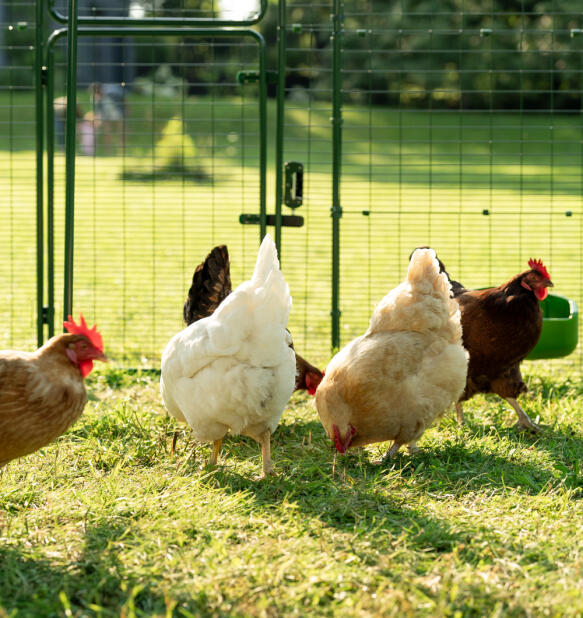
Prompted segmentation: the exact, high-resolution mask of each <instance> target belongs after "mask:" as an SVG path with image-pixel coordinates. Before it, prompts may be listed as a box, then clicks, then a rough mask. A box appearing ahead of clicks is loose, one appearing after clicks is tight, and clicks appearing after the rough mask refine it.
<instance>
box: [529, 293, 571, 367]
mask: <svg viewBox="0 0 583 618" xmlns="http://www.w3.org/2000/svg"><path fill="white" fill-rule="evenodd" d="M541 309H542V311H543V328H542V331H541V334H540V339H539V340H538V343H537V344H536V346H535V347H534V349H533V351H532V352H531V353H530V354H529V355H528V356H527V357H526V358H527V359H528V360H536V359H538V358H561V357H562V356H568V355H569V354H571V352H572V351H573V350H574V349H575V348H576V347H577V339H578V335H579V332H578V327H579V311H578V309H577V303H576V302H575V301H574V300H571V299H570V298H567V297H565V296H561V295H560V294H553V293H550V292H549V295H548V296H547V297H546V298H545V300H543V301H542V302H541Z"/></svg>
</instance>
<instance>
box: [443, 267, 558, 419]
mask: <svg viewBox="0 0 583 618" xmlns="http://www.w3.org/2000/svg"><path fill="white" fill-rule="evenodd" d="M441 264H442V266H443V263H441ZM528 265H529V267H530V268H529V270H526V271H524V272H522V273H520V274H518V275H516V276H514V277H512V278H511V279H510V280H509V281H507V282H506V283H503V284H502V285H499V286H498V287H495V288H488V289H485V290H469V289H466V288H465V287H463V286H462V285H461V284H458V285H459V286H460V287H459V289H458V291H457V292H456V293H455V294H454V297H455V298H456V300H457V301H458V303H459V305H460V310H461V315H462V329H463V342H464V346H465V348H466V349H467V350H468V352H469V354H470V362H469V366H468V377H467V383H466V387H465V390H464V392H463V394H462V396H461V398H460V400H459V402H457V403H456V411H457V419H458V422H459V423H463V422H464V415H463V408H462V402H463V401H466V400H468V399H470V398H471V397H473V396H474V395H475V394H477V393H496V394H497V395H499V396H500V397H502V398H503V399H506V401H507V402H508V403H509V404H510V405H511V406H512V407H513V408H514V410H515V411H516V414H517V415H518V427H519V428H520V429H529V430H532V431H540V428H539V427H538V426H537V425H536V424H535V423H533V422H532V420H531V419H530V418H529V416H528V414H526V412H525V411H524V410H523V409H522V408H521V407H520V405H519V403H518V401H517V397H518V396H519V395H520V394H521V393H524V392H526V391H527V390H528V389H527V386H526V384H525V383H524V381H523V379H522V374H521V373H520V363H521V362H522V361H523V360H524V359H525V358H526V356H528V354H529V353H530V351H531V350H532V349H533V348H534V346H535V345H536V344H537V342H538V339H539V337H540V333H541V330H542V319H543V316H542V311H541V308H540V303H539V301H542V300H544V299H545V298H546V297H547V295H548V288H549V287H553V282H552V281H551V277H550V275H549V273H548V271H547V269H546V267H545V266H544V265H543V263H542V261H541V260H532V259H531V260H529V261H528ZM443 271H444V272H445V266H443Z"/></svg>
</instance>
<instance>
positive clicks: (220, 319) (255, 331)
mask: <svg viewBox="0 0 583 618" xmlns="http://www.w3.org/2000/svg"><path fill="white" fill-rule="evenodd" d="M290 309H291V297H290V293H289V287H288V285H287V283H286V281H285V279H284V277H283V275H282V273H281V271H280V270H279V260H278V259H277V251H276V248H275V245H274V243H273V240H272V239H271V237H270V236H269V235H267V236H265V238H264V239H263V242H262V243H261V247H260V249H259V253H258V256H257V262H256V264H255V270H254V271H253V276H252V278H251V280H249V281H246V282H244V283H242V284H241V285H239V286H238V287H237V288H236V289H235V290H234V291H233V292H232V293H231V294H230V295H229V296H227V298H225V300H224V301H223V302H222V303H221V304H220V305H219V307H217V309H216V311H215V312H214V313H213V315H211V316H210V317H207V318H204V319H202V320H199V321H198V322H194V323H193V324H191V325H190V326H188V327H187V328H185V329H184V330H183V331H181V332H179V333H177V334H176V335H175V336H174V337H173V338H172V339H171V340H170V342H169V343H168V345H167V346H166V349H165V350H164V353H163V355H162V375H161V378H160V386H161V392H162V398H163V401H164V405H165V406H166V409H167V410H168V412H169V413H170V414H171V415H172V416H174V417H176V418H177V419H179V420H181V421H184V422H187V423H188V424H189V425H190V426H191V427H192V429H193V431H194V434H195V436H196V438H197V439H199V440H201V441H214V440H218V439H220V438H222V437H223V436H224V435H225V434H226V433H227V432H228V431H230V432H231V433H234V434H239V433H245V434H247V435H258V434H259V433H261V432H262V431H264V430H265V429H267V428H269V429H270V431H272V432H273V431H274V430H275V428H276V427H277V424H278V423H279V419H280V418H281V414H282V412H283V409H284V407H285V406H286V404H287V402H288V400H289V398H290V396H291V394H292V392H293V389H294V383H295V371H296V366H295V354H294V351H293V350H292V349H291V348H290V347H289V346H288V340H289V334H288V333H287V331H286V326H287V322H288V318H289V312H290Z"/></svg>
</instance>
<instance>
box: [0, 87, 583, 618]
mask: <svg viewBox="0 0 583 618" xmlns="http://www.w3.org/2000/svg"><path fill="white" fill-rule="evenodd" d="M11 96H12V98H13V99H14V98H15V96H16V97H17V95H14V94H13V95H11ZM130 104H131V105H130V110H131V111H130V116H129V118H128V119H127V123H128V127H127V128H128V131H127V136H126V142H125V147H124V148H123V149H121V148H120V149H119V150H117V151H116V152H115V153H109V154H108V153H106V152H105V148H104V145H103V144H101V145H100V149H99V151H98V156H96V157H88V156H79V157H78V158H77V188H76V219H75V233H76V238H75V242H76V255H75V296H74V307H75V312H77V311H83V312H84V313H85V315H86V316H87V318H88V320H89V321H90V322H92V321H96V322H97V323H98V324H99V327H100V330H101V331H102V333H103V336H104V341H105V348H106V352H107V353H108V355H110V356H111V357H112V358H113V361H114V362H113V364H112V365H113V366H112V367H111V368H109V369H106V370H104V371H103V372H101V373H99V372H97V373H96V374H94V375H92V377H91V378H90V380H89V381H88V388H89V391H90V393H91V400H90V402H89V404H88V406H87V409H86V412H85V414H84V416H83V417H82V419H81V420H80V421H79V422H78V423H77V424H76V425H75V426H74V427H73V428H72V429H71V430H70V431H69V432H67V434H66V435H64V436H62V437H61V438H60V439H59V440H58V441H57V442H56V443H54V444H52V445H50V446H49V447H47V448H45V449H43V450H42V451H40V452H38V453H36V454H33V455H31V456H29V457H27V458H25V459H23V460H20V461H17V462H13V463H11V464H10V465H9V466H8V467H7V468H6V469H4V471H3V472H2V473H0V536H1V537H2V539H1V542H0V617H3V616H10V617H11V618H12V617H18V618H20V617H29V616H35V617H36V616H126V617H130V616H177V617H189V616H225V615H232V616H287V615H292V616H293V615H297V616H304V615H330V616H332V615H334V616H355V615H358V616H377V615H385V616H393V615H395V616H397V615H399V616H402V615H411V616H413V615H423V616H485V615H488V616H517V617H518V616H520V617H522V616H525V617H526V616H539V615H549V616H580V615H583V556H582V553H581V548H582V547H583V532H582V531H581V530H582V528H581V525H580V522H581V520H582V516H583V509H582V501H581V489H582V487H583V477H582V468H581V465H580V461H582V460H583V434H582V432H581V423H582V421H583V409H582V406H581V401H582V395H583V392H582V381H581V368H582V365H583V363H582V356H581V346H579V348H578V351H577V352H576V353H575V354H573V355H572V356H571V357H570V358H569V359H566V360H565V361H553V362H547V361H537V362H535V363H525V364H524V370H525V373H526V375H527V381H528V382H529V386H530V389H531V396H530V397H525V398H524V406H525V408H526V410H527V411H528V413H529V414H530V415H531V416H532V417H533V418H535V419H536V418H537V417H540V423H542V424H543V425H545V430H544V431H543V433H542V434H541V435H540V436H530V435H524V434H520V433H518V432H516V430H515V429H514V428H513V427H511V425H512V424H513V423H514V413H513V411H512V410H510V409H509V408H508V406H505V405H503V404H502V402H501V400H499V399H497V398H475V399H473V400H472V401H471V402H470V403H469V404H467V406H466V411H467V414H466V416H467V419H468V424H467V425H466V426H465V427H463V428H460V427H458V426H457V425H456V423H455V421H454V418H453V414H452V415H448V417H446V418H444V419H443V420H442V421H441V422H440V423H439V424H438V425H437V426H436V427H435V428H433V429H431V430H429V431H428V432H427V433H426V434H425V435H424V437H423V438H422V440H421V442H420V446H421V451H420V452H419V453H418V454H415V455H414V456H408V455H406V454H403V455H401V456H399V457H398V458H397V459H396V460H395V462H394V463H393V464H392V465H388V466H385V467H382V468H378V467H376V466H373V465H372V464H371V462H372V461H373V460H374V459H376V458H378V456H379V454H380V453H381V452H382V449H384V448H386V445H383V446H372V447H369V448H366V449H364V450H361V451H356V452H354V453H350V454H349V455H348V456H347V457H340V456H336V455H335V453H334V451H333V450H332V447H331V444H330V442H329V441H328V440H327V439H326V437H325V434H324V431H323V429H322V427H321V425H320V423H319V420H318V418H317V415H316V412H315V410H314V407H313V402H312V400H311V399H310V398H308V397H307V396H306V395H303V394H300V395H294V397H293V398H292V400H291V402H290V404H289V406H288V408H287V410H286V412H285V413H284V416H283V419H282V423H281V425H280V427H279V429H278V430H277V432H276V433H275V435H274V439H273V458H274V464H275V468H276V471H277V472H278V476H277V477H276V478H270V479H267V480H265V481H262V482H257V481H255V478H256V477H257V476H258V474H259V472H260V451H259V447H258V446H257V445H255V444H254V443H252V442H251V441H249V440H247V439H245V438H239V437H237V438H233V439H230V440H227V441H226V443H225V446H224V449H223V454H222V458H221V462H220V463H221V465H220V466H218V467H217V468H216V469H208V468H206V467H205V461H206V460H207V458H208V455H209V447H208V445H197V444H195V443H194V442H193V440H192V437H191V435H190V432H189V430H188V429H187V428H185V429H184V430H183V431H182V432H181V434H180V439H179V442H178V452H177V455H176V456H174V457H171V456H170V453H169V450H170V441H171V437H172V434H173V432H174V429H175V424H174V422H173V421H172V420H169V419H168V418H166V417H165V416H164V414H163V407H162V404H161V401H160V396H159V392H158V384H157V379H156V378H155V377H152V375H151V374H149V373H143V374H142V373H137V374H136V373H128V372H124V370H122V369H121V368H123V367H127V366H131V367H134V368H135V367H139V366H142V367H148V368H151V367H158V366H159V356H160V352H161V350H162V349H163V347H164V345H165V344H166V342H167V341H168V339H169V338H170V336H171V335H172V334H173V333H174V332H176V331H177V330H178V329H179V328H181V311H182V303H183V301H184V295H185V292H186V290H187V289H188V286H189V283H190V277H191V275H192V270H193V268H194V266H195V265H196V264H197V263H198V262H199V261H200V260H201V259H202V258H204V256H205V255H206V254H207V252H208V251H209V250H210V248H211V247H212V246H213V245H214V244H217V243H219V242H226V243H227V244H228V245H229V248H230V252H231V257H232V278H233V282H234V283H235V284H237V283H239V282H240V281H242V280H243V279H244V278H245V277H246V276H248V275H249V273H250V271H251V268H252V265H253V263H254V260H255V255H256V250H257V245H258V229H257V228H256V227H252V226H246V227H244V226H241V225H240V224H239V223H238V215H239V214H240V213H241V212H257V209H258V206H257V203H258V202H257V200H258V174H257V141H256V140H257V138H256V126H257V125H256V118H255V116H256V107H255V104H254V102H253V101H251V100H246V101H242V100H239V99H229V100H227V99H225V100H221V101H216V100H215V101H210V100H207V99H205V98H204V97H193V98H191V99H186V100H181V101H166V102H163V101H157V105H156V107H155V108H154V107H152V106H151V105H149V104H148V101H147V100H145V99H140V98H139V97H134V98H132V99H131V100H130ZM7 109H8V108H7V107H6V106H2V105H0V121H1V122H4V123H6V122H7V121H8V120H9V119H8V118H6V117H4V116H3V115H2V114H5V113H6V110H7ZM31 110H32V108H31V107H30V97H28V98H27V97H25V96H22V97H21V100H20V104H19V106H18V111H19V116H18V118H19V121H20V123H21V125H20V126H21V128H22V127H25V128H26V130H23V131H21V133H19V134H18V135H8V134H6V133H3V134H1V135H0V148H4V150H0V159H1V165H0V178H1V179H2V182H3V184H4V186H5V187H6V190H5V191H3V192H2V194H1V195H0V219H1V221H2V225H1V226H0V290H1V292H2V294H1V300H0V348H3V347H15V348H21V349H33V348H34V345H35V339H36V337H35V289H36V288H35V286H36V283H35V274H36V269H35V255H36V253H35V228H34V216H35V215H34V213H35V210H34V209H35V201H34V175H33V172H32V171H31V170H32V169H34V168H33V164H34V153H33V152H32V150H31V148H32V145H33V143H34V141H33V133H32V132H31V126H32V125H31V124H30V123H31V122H32V111H31ZM13 111H14V110H13ZM269 111H270V133H269V145H270V146H269V147H270V157H269V162H268V169H267V173H268V185H267V186H268V202H269V205H268V210H269V211H270V212H271V211H273V186H274V182H275V176H274V169H273V157H272V152H273V151H272V148H273V136H274V133H273V123H272V120H273V113H274V108H273V106H272V105H271V104H270V107H269ZM329 112H330V110H329V106H326V105H321V104H314V105H312V106H308V105H307V104H305V103H302V102H290V105H289V106H288V112H287V114H286V156H285V158H286V160H299V161H302V162H303V163H304V165H305V168H306V177H305V202H304V205H303V206H302V207H301V208H300V209H299V211H298V214H302V215H303V216H304V217H305V219H306V225H305V226H304V227H303V228H301V229H286V230H284V233H283V258H282V268H283V272H284V274H285V276H286V279H287V280H288V281H289V283H290V288H291V292H292V295H293V299H294V305H293V309H292V315H291V319H290V328H291V330H292V333H293V336H294V340H295V344H296V348H297V349H298V350H299V351H300V352H301V353H302V354H303V355H305V356H307V357H308V358H309V359H310V360H311V361H313V362H315V363H318V364H320V365H321V366H324V365H325V364H326V362H327V361H328V359H329V358H330V293H331V290H330V277H331V267H330V256H331V220H330V205H331V174H330V170H331V163H330V153H331V130H330V122H329V115H330V114H329ZM176 114H180V115H181V116H182V117H183V118H184V120H185V122H186V126H187V132H188V134H189V135H190V136H191V138H192V139H193V140H194V144H195V147H196V153H197V154H196V157H195V160H194V161H193V162H192V163H193V166H195V167H196V168H197V170H199V171H200V170H202V171H203V172H204V174H201V175H199V177H198V178H196V179H195V180H194V181H192V180H189V179H181V178H176V177H171V178H167V179H164V178H162V177H161V175H160V168H159V166H160V163H161V162H163V160H164V152H161V151H160V148H159V147H158V148H156V147H153V146H154V145H155V144H156V141H157V138H156V135H159V134H160V133H161V132H162V130H163V128H164V126H166V123H167V122H168V121H169V120H170V119H171V118H172V117H173V116H175V115H176ZM3 126H5V125H3ZM581 130H582V129H581V126H580V120H579V117H578V116H576V115H572V116H570V115H565V116H561V115H556V116H554V117H553V116H544V115H536V114H525V115H524V116H522V117H518V116H516V115H513V114H494V115H488V114H475V113H472V112H469V111H466V112H461V113H458V112H438V111H434V112H427V111H424V112H414V111H409V112H405V111H399V110H391V109H383V108H372V109H368V108H364V107H362V108H360V107H347V108H346V109H345V124H344V143H343V177H342V187H341V189H342V206H343V208H344V214H343V217H342V220H341V235H342V237H341V288H340V291H341V309H342V322H341V325H342V340H343V342H344V343H346V342H347V341H348V340H350V339H351V338H352V337H354V336H355V335H357V334H360V333H361V332H363V330H364V329H365V327H366V324H367V323H368V319H369V317H370V313H371V311H372V308H373V306H374V304H375V303H376V302H378V300H379V299H380V298H381V297H382V296H383V295H384V294H385V293H386V292H387V291H388V290H389V289H390V288H392V287H393V286H394V285H396V284H397V283H398V282H399V281H400V280H401V279H402V278H403V276H404V273H405V269H406V264H407V259H408V255H409V253H410V251H411V249H412V248H414V247H415V246H417V245H419V244H431V245H432V246H434V247H435V248H436V249H437V251H438V253H439V255H440V257H441V258H442V259H443V260H444V262H445V263H446V265H447V267H448V270H449V272H450V273H451V275H452V276H453V277H455V278H457V279H459V280H461V281H462V282H464V283H465V284H466V285H468V286H472V287H479V286H484V285H488V284H495V283H501V282H502V281H505V280H506V279H508V278H509V277H510V276H512V275H514V274H515V273H517V272H519V271H521V270H523V269H524V268H525V267H526V261H527V259H528V258H529V257H540V258H542V259H543V261H544V262H545V263H546V264H547V266H548V268H549V271H550V273H551V275H552V278H553V281H554V282H555V286H556V287H555V291H557V292H559V293H562V294H565V295H567V296H569V297H571V298H574V299H576V300H577V301H578V302H579V305H580V306H581V305H583V298H582V296H581V281H582V270H581V268H582V266H581V264H582V261H583V260H582V253H581V247H582V240H583V227H582V224H581V221H582V216H581V215H582V211H581V194H582V191H581V188H582V186H583V176H582V174H581V169H583V153H582V151H581V145H580V144H581ZM9 138H10V139H9ZM63 169H64V161H63V157H62V155H60V154H58V155H57V158H56V171H57V181H56V228H55V241H56V252H55V269H56V302H57V315H58V316H60V314H61V307H62V272H63V258H62V252H63V229H64V221H63V195H64V194H63ZM128 171H129V172H132V173H134V174H135V173H138V175H139V174H142V176H141V180H135V181H125V182H124V181H123V180H122V178H123V176H124V174H125V173H127V172H128ZM144 179H146V180H144ZM485 210H487V211H488V214H484V211H485ZM567 212H570V213H571V216H567V215H566V213H567Z"/></svg>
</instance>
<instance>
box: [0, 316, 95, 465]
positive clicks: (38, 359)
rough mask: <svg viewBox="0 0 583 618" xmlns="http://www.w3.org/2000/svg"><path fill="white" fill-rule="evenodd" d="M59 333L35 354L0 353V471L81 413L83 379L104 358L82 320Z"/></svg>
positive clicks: (89, 329) (11, 351)
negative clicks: (64, 331) (96, 361)
mask: <svg viewBox="0 0 583 618" xmlns="http://www.w3.org/2000/svg"><path fill="white" fill-rule="evenodd" d="M65 328H66V329H67V330H68V331H69V332H68V333H65V334H62V335H57V336H55V337H52V338H51V339H49V341H47V342H46V343H45V344H44V345H43V346H42V347H40V348H39V349H38V350H36V352H17V351H14V350H4V351H0V467H1V466H3V465H5V464H6V463H8V462H9V461H10V460H11V459H16V458H17V457H22V456H23V455H28V454H29V453H32V452H33V451H36V450H38V449H39V448H41V447H43V446H45V445H46V444H48V443H49V442H51V441H52V440H54V439H55V438H57V437H58V436H60V435H61V434H62V433H63V432H64V431H66V429H67V428H68V427H69V426H70V425H72V424H73V423H74V422H75V421H76V420H77V419H78V418H79V416H81V413H82V412H83V408H84V407H85V403H86V402H87V393H86V391H85V386H84V383H83V378H85V377H86V376H88V375H89V373H91V370H92V369H93V361H94V360H100V361H106V360H107V358H106V357H105V355H104V354H103V340H102V338H101V335H100V334H99V332H98V331H97V328H96V327H95V326H94V327H93V328H88V327H87V324H86V323H85V320H84V318H83V316H81V319H80V323H79V324H75V322H74V321H73V319H72V318H71V317H70V316H69V321H68V322H65Z"/></svg>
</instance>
